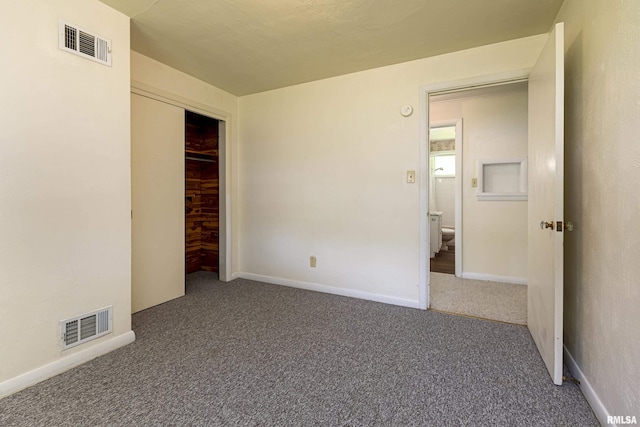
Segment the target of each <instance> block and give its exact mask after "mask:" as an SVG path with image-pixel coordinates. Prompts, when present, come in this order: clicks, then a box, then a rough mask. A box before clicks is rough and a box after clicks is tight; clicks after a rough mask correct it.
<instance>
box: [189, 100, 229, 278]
mask: <svg viewBox="0 0 640 427" xmlns="http://www.w3.org/2000/svg"><path fill="white" fill-rule="evenodd" d="M219 124H220V122H219V120H216V119H213V118H211V117H207V116H203V115H200V114H197V113H193V112H191V111H185V144H184V158H185V186H184V188H185V201H184V202H185V203H184V205H185V270H186V273H187V274H189V273H193V272H195V271H200V270H203V271H211V272H215V273H219V240H220V208H219V206H220V197H219V196H220V185H219V182H220V180H219V162H218V153H219V146H218V142H219Z"/></svg>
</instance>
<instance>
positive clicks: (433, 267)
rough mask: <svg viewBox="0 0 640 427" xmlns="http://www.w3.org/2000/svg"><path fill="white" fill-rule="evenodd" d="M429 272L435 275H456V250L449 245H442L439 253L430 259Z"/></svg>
mask: <svg viewBox="0 0 640 427" xmlns="http://www.w3.org/2000/svg"><path fill="white" fill-rule="evenodd" d="M430 271H431V272H435V273H446V274H455V273H456V248H455V246H454V245H452V244H451V243H445V244H443V245H442V249H441V250H440V252H438V253H437V254H436V256H435V257H434V258H431V264H430Z"/></svg>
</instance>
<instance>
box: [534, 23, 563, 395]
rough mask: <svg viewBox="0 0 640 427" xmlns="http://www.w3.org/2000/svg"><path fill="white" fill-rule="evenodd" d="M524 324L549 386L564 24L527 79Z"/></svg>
mask: <svg viewBox="0 0 640 427" xmlns="http://www.w3.org/2000/svg"><path fill="white" fill-rule="evenodd" d="M528 206H529V209H528V212H529V220H528V224H529V225H528V228H529V232H528V238H529V248H528V249H529V277H528V322H527V323H528V325H529V331H530V332H531V335H532V336H533V340H534V341H535V343H536V345H537V346H538V351H540V355H541V356H542V359H543V360H544V363H545V364H546V365H547V369H548V370H549V373H550V374H551V377H552V378H553V382H554V383H555V384H558V385H560V384H562V342H563V336H562V316H563V241H564V239H563V233H564V227H563V221H564V23H559V24H556V26H555V28H554V29H553V31H552V32H551V34H550V37H549V40H548V41H547V44H546V45H545V47H544V49H543V50H542V53H541V54H540V57H539V58H538V62H537V63H536V65H535V66H534V68H533V70H532V71H531V75H530V77H529V202H528Z"/></svg>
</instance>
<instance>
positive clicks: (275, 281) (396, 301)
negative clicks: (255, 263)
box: [235, 272, 419, 308]
mask: <svg viewBox="0 0 640 427" xmlns="http://www.w3.org/2000/svg"><path fill="white" fill-rule="evenodd" d="M235 274H237V276H238V277H240V278H243V279H248V280H255V281H258V282H265V283H270V284H272V285H281V286H288V287H291V288H298V289H306V290H308V291H316V292H323V293H325V294H333V295H340V296H343V297H352V298H359V299H364V300H369V301H376V302H382V303H385V304H392V305H399V306H401V307H409V308H419V301H418V300H411V299H405V298H397V297H392V296H388V295H380V294H373V293H370V292H364V291H358V290H355V289H346V288H336V287H333V286H327V285H321V284H318V283H310V282H301V281H298V280H289V279H282V278H280V277H271V276H263V275H261V274H253V273H244V272H240V273H235Z"/></svg>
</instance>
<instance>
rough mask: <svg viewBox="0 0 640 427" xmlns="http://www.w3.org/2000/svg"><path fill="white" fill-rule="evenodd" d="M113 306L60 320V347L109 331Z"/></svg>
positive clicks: (66, 347)
mask: <svg viewBox="0 0 640 427" xmlns="http://www.w3.org/2000/svg"><path fill="white" fill-rule="evenodd" d="M112 313H113V307H107V308H103V309H101V310H97V311H93V312H91V313H86V314H83V315H80V316H76V317H73V318H71V319H67V320H63V321H61V322H60V330H61V333H62V335H61V338H62V349H63V350H66V349H68V348H71V347H75V346H76V345H78V344H82V343H84V342H87V341H91V340H92V339H95V338H98V337H101V336H103V335H106V334H108V333H111V317H112Z"/></svg>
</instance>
